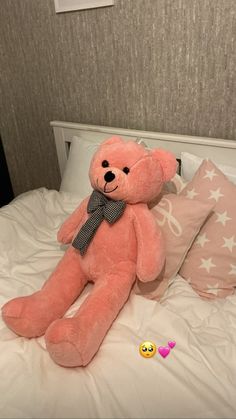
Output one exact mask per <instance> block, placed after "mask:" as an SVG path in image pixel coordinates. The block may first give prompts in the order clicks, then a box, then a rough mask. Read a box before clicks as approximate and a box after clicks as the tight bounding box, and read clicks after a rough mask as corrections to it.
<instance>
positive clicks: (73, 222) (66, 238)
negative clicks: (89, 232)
mask: <svg viewBox="0 0 236 419" xmlns="http://www.w3.org/2000/svg"><path fill="white" fill-rule="evenodd" d="M88 200H89V198H86V199H84V200H83V201H82V202H81V204H80V205H79V207H78V208H76V209H75V210H74V212H73V213H72V214H71V215H70V216H69V217H68V218H67V219H66V220H65V222H64V223H63V224H62V225H61V227H60V229H59V231H58V233H57V240H58V241H59V242H60V243H63V244H68V243H71V242H72V239H73V236H74V233H75V230H76V228H77V227H78V225H79V223H80V222H81V220H82V218H83V215H84V213H85V212H86V208H87V204H88Z"/></svg>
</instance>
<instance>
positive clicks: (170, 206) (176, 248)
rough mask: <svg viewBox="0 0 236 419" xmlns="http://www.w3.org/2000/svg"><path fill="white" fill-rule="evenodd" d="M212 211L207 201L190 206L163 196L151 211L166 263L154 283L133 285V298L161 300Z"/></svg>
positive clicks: (186, 201) (185, 200)
mask: <svg viewBox="0 0 236 419" xmlns="http://www.w3.org/2000/svg"><path fill="white" fill-rule="evenodd" d="M213 207H214V203H213V202H211V201H199V200H195V201H194V202H193V201H192V200H189V199H188V198H186V197H185V196H180V195H175V194H166V195H164V196H163V197H162V198H161V200H160V202H159V203H158V204H157V205H155V206H154V207H153V208H152V210H151V211H152V213H153V215H154V217H155V219H156V222H157V224H158V226H159V227H160V228H161V229H162V233H163V237H164V241H165V253H166V261H165V266H164V268H163V270H162V272H161V274H160V275H159V276H158V278H156V280H155V281H152V282H149V283H146V284H145V283H143V282H141V281H139V280H138V281H137V282H136V284H135V286H134V289H133V290H134V292H135V293H136V294H140V295H144V296H145V297H147V298H150V299H155V300H159V299H160V298H161V297H162V296H163V294H164V292H165V291H166V289H167V287H168V285H169V283H170V281H171V279H172V278H174V276H175V275H176V274H177V272H178V271H179V269H180V267H181V265H182V263H183V261H184V258H185V256H186V254H187V252H188V250H189V248H190V247H191V245H192V243H193V241H194V239H195V237H196V236H197V234H198V233H199V230H200V228H201V227H202V225H203V223H204V221H205V220H206V218H207V217H208V215H209V214H210V213H211V211H212V209H213Z"/></svg>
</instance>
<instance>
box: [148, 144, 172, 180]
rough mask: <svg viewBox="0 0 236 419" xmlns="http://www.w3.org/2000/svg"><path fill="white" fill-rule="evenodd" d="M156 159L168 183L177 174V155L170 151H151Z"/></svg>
mask: <svg viewBox="0 0 236 419" xmlns="http://www.w3.org/2000/svg"><path fill="white" fill-rule="evenodd" d="M151 154H152V156H153V157H154V159H157V160H158V161H159V163H160V165H161V167H162V170H163V174H164V179H163V180H164V181H165V182H168V181H169V180H171V179H172V177H173V176H174V175H175V174H176V170H177V161H176V158H175V155H174V154H173V153H171V152H170V151H166V150H162V149H155V150H152V151H151Z"/></svg>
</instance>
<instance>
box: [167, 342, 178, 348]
mask: <svg viewBox="0 0 236 419" xmlns="http://www.w3.org/2000/svg"><path fill="white" fill-rule="evenodd" d="M168 345H169V347H170V349H173V348H174V347H175V345H176V342H175V341H174V340H170V341H169V342H168Z"/></svg>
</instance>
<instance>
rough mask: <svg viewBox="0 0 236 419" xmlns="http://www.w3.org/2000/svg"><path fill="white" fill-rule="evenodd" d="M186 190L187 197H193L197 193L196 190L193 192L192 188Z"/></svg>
mask: <svg viewBox="0 0 236 419" xmlns="http://www.w3.org/2000/svg"><path fill="white" fill-rule="evenodd" d="M186 192H187V198H189V199H193V198H194V197H195V196H197V195H199V194H198V192H195V189H194V188H193V189H191V190H189V191H186Z"/></svg>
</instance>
